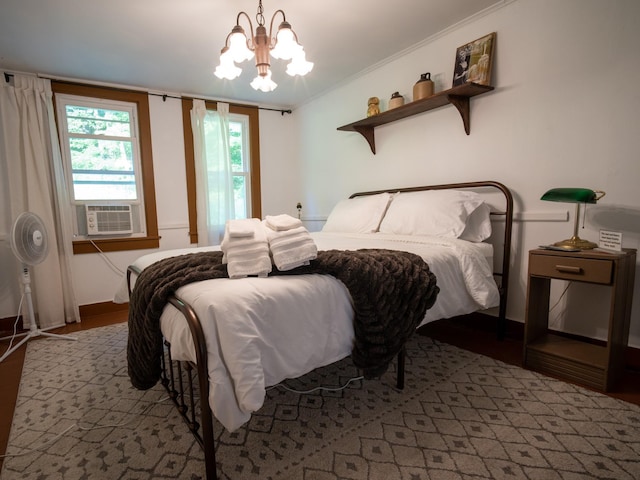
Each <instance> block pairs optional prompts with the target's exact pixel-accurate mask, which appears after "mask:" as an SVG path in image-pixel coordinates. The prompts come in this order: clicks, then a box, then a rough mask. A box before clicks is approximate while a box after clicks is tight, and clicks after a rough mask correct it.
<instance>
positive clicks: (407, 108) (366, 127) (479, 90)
mask: <svg viewBox="0 0 640 480" xmlns="http://www.w3.org/2000/svg"><path fill="white" fill-rule="evenodd" d="M493 89H494V87H492V86H488V85H479V84H477V83H466V84H464V85H459V86H457V87H453V88H450V89H449V90H443V91H441V92H438V93H436V94H435V95H432V96H430V97H427V98H422V99H420V100H416V101H414V102H409V103H406V104H404V105H401V106H400V107H396V108H394V109H391V110H387V111H386V112H382V113H379V114H378V115H373V116H371V117H367V118H363V119H362V120H358V121H357V122H353V123H350V124H348V125H343V126H342V127H338V130H342V131H345V132H358V133H359V134H360V135H362V136H363V137H364V138H365V140H366V141H367V142H368V143H369V146H370V147H371V151H372V152H373V154H374V155H375V153H376V143H375V135H374V131H375V128H376V127H379V126H380V125H385V124H387V123H391V122H395V121H396V120H400V119H402V118H406V117H410V116H412V115H417V114H418V113H422V112H426V111H428V110H433V109H435V108H439V107H442V106H444V105H448V104H451V105H453V106H454V107H456V108H457V109H458V112H460V116H461V117H462V123H463V124H464V131H465V132H466V133H467V135H469V132H470V131H471V124H470V121H471V119H470V110H469V99H470V98H471V97H475V96H476V95H480V94H483V93H486V92H490V91H491V90H493Z"/></svg>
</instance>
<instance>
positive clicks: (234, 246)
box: [220, 214, 318, 278]
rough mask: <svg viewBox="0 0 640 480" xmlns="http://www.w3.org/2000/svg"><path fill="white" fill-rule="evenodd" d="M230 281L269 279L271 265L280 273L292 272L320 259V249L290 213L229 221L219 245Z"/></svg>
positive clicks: (298, 220)
mask: <svg viewBox="0 0 640 480" xmlns="http://www.w3.org/2000/svg"><path fill="white" fill-rule="evenodd" d="M220 248H221V250H222V253H223V257H222V261H223V263H226V264H227V272H228V274H229V278H244V277H248V276H258V277H266V276H267V275H268V274H269V273H270V272H271V269H272V262H273V264H274V265H275V266H276V268H277V269H278V270H280V271H287V270H292V269H294V268H296V267H299V266H302V265H309V262H310V261H311V260H313V259H315V258H316V257H317V254H318V249H317V247H316V244H315V242H314V241H313V239H312V238H311V235H309V232H308V231H307V229H306V228H304V226H303V225H302V222H301V221H300V219H298V218H294V217H292V216H290V215H287V214H282V215H275V216H271V215H267V217H266V218H265V220H264V221H263V222H261V221H260V220H259V219H257V218H249V219H242V220H228V221H227V223H226V225H225V232H224V238H223V239H222V243H221V244H220Z"/></svg>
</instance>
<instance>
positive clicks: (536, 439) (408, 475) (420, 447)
mask: <svg viewBox="0 0 640 480" xmlns="http://www.w3.org/2000/svg"><path fill="white" fill-rule="evenodd" d="M77 336H78V341H77V342H68V341H62V340H54V339H38V340H37V341H33V342H31V343H30V344H29V346H28V350H27V357H26V361H25V367H24V372H23V375H22V382H21V385H20V392H19V397H18V405H17V407H16V413H15V416H14V420H13V426H12V428H11V436H10V440H9V447H8V449H7V454H9V455H14V454H21V453H24V452H25V451H28V450H29V449H36V451H35V452H32V453H27V454H25V455H20V456H14V457H9V458H7V459H5V462H4V466H3V470H2V475H1V478H2V479H3V480H4V479H6V480H12V479H22V478H25V479H26V478H28V479H41V480H45V479H73V480H76V479H85V478H86V479H92V480H93V479H108V480H113V479H160V478H172V479H175V478H179V479H192V480H194V479H201V478H204V460H203V454H202V451H201V449H200V447H199V445H198V444H197V443H196V442H195V441H194V440H193V438H192V436H191V434H190V433H189V431H188V429H187V427H186V425H185V424H184V423H183V421H182V419H181V417H180V416H179V415H178V414H177V413H176V412H175V409H174V407H173V404H172V403H171V402H170V401H168V400H167V395H166V393H165V391H164V389H163V387H161V386H159V385H158V386H156V387H154V388H153V389H151V390H148V391H145V392H141V391H138V390H135V389H134V388H133V387H131V385H130V383H129V379H128V377H127V372H126V358H125V349H126V339H127V325H126V324H119V325H112V326H108V327H103V328H97V329H92V330H86V331H83V332H80V333H78V334H77ZM408 347H409V348H408V360H407V368H406V371H407V378H406V387H405V390H404V391H402V392H399V391H397V390H396V389H395V388H394V383H395V374H394V372H391V371H390V372H388V373H387V374H386V375H385V376H383V378H382V379H381V380H379V381H364V382H363V381H356V382H352V383H351V384H350V385H349V386H348V387H347V388H345V389H341V390H335V391H322V390H316V391H314V392H312V393H309V394H303V395H301V394H297V393H292V392H290V391H288V390H285V389H282V388H274V389H271V390H270V391H269V393H268V399H267V401H266V403H265V405H264V407H263V408H262V409H261V410H260V411H259V412H258V413H257V414H255V415H254V416H253V417H252V419H251V421H250V422H249V423H248V424H247V425H245V426H244V427H243V428H241V429H239V430H238V431H236V432H234V433H229V432H225V431H222V430H221V428H220V426H219V425H216V426H215V427H214V428H215V429H216V432H218V445H219V446H218V450H217V461H218V475H219V476H220V478H223V479H233V480H238V479H241V480H243V479H248V480H253V479H255V480H265V479H274V480H275V479H287V480H300V479H305V480H337V479H350V480H358V479H368V480H377V479H381V480H382V479H402V480H427V479H438V480H449V479H544V480H550V479H576V480H577V479H588V478H601V479H604V478H609V479H616V480H623V479H630V480H631V479H638V478H640V407H638V406H635V405H632V404H628V403H625V402H622V401H619V400H616V399H612V398H610V397H607V396H605V395H601V394H598V393H594V392H590V391H588V390H585V389H582V388H580V387H576V386H573V385H569V384H567V383H563V382H560V381H556V380H553V379H550V378H547V377H544V376H541V375H539V374H536V373H534V372H530V371H527V370H523V369H521V368H518V367H515V366H511V365H507V364H503V363H501V362H498V361H495V360H492V359H490V358H487V357H484V356H482V355H477V354H474V353H471V352H468V351H465V350H461V349H458V348H456V347H452V346H450V345H446V344H442V343H439V342H435V341H433V340H431V339H430V338H427V337H422V336H418V335H415V336H414V337H413V338H412V340H411V341H410V344H409V346H408ZM357 375H358V372H357V371H356V370H355V369H354V368H353V366H352V365H351V364H350V360H349V359H346V360H344V361H341V362H338V363H336V364H334V365H331V366H329V367H326V368H322V369H318V370H316V371H314V372H312V373H311V374H309V375H307V376H305V377H303V378H301V379H297V380H292V381H289V382H288V383H287V385H288V386H289V387H291V388H294V389H297V390H309V389H312V388H314V387H316V386H318V385H324V386H329V387H338V386H340V385H343V384H345V383H346V382H347V381H348V379H350V378H352V377H355V376H357Z"/></svg>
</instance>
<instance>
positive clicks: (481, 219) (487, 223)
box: [460, 203, 491, 242]
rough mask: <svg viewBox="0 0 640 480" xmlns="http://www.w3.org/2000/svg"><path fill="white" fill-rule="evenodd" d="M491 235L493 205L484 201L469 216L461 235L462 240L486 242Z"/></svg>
mask: <svg viewBox="0 0 640 480" xmlns="http://www.w3.org/2000/svg"><path fill="white" fill-rule="evenodd" d="M490 236H491V207H490V206H489V205H487V204H486V203H483V204H482V205H480V206H479V207H478V208H476V209H475V210H474V211H473V212H471V214H469V217H468V218H467V225H466V226H465V227H464V232H462V234H461V235H460V240H467V241H468V242H484V241H485V240H486V239H487V238H489V237H490Z"/></svg>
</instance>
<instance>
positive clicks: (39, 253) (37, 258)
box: [0, 212, 76, 362]
mask: <svg viewBox="0 0 640 480" xmlns="http://www.w3.org/2000/svg"><path fill="white" fill-rule="evenodd" d="M9 240H10V242H11V250H13V253H14V255H15V256H16V257H17V258H18V260H20V262H21V263H22V284H23V285H24V298H25V300H26V304H27V313H28V315H29V332H28V333H26V334H24V335H26V337H25V338H23V339H22V340H21V341H20V342H19V343H18V344H17V345H15V346H14V347H12V348H9V350H7V351H6V352H5V353H4V355H2V357H1V358H0V362H2V361H3V360H4V359H5V358H7V357H8V356H9V355H11V354H12V353H13V352H14V351H15V350H17V349H18V348H20V346H21V345H22V344H23V343H25V342H26V341H27V340H29V339H30V338H32V337H37V336H39V335H44V336H47V337H55V338H62V339H65V340H76V338H75V337H71V336H68V335H57V334H54V333H47V332H44V331H42V330H40V329H39V328H38V325H37V324H36V316H35V313H34V311H33V299H32V298H31V274H30V271H29V267H31V266H33V265H37V264H38V263H41V262H42V261H43V260H44V259H45V258H46V257H47V253H48V251H49V243H48V242H47V231H46V229H45V226H44V222H43V221H42V219H41V218H40V217H39V216H38V215H36V214H35V213H32V212H24V213H21V214H20V215H19V216H18V218H17V219H16V221H15V222H14V224H13V227H12V229H11V237H10V238H9Z"/></svg>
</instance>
